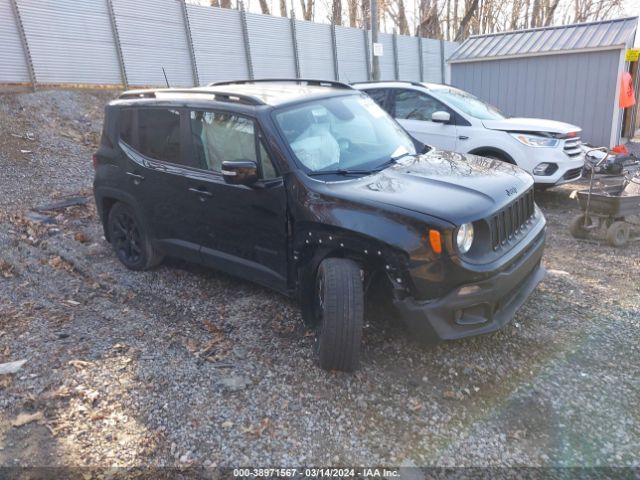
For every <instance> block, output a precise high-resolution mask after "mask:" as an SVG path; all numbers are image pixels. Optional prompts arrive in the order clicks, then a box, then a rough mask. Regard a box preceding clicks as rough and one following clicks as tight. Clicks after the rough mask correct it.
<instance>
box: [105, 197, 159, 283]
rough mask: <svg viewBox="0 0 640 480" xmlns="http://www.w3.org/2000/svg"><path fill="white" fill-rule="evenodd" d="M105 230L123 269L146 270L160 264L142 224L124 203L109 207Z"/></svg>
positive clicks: (157, 253) (157, 254) (131, 209)
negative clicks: (107, 231) (107, 230)
mask: <svg viewBox="0 0 640 480" xmlns="http://www.w3.org/2000/svg"><path fill="white" fill-rule="evenodd" d="M107 228H108V229H109V240H110V241H111V246H112V247H113V251H114V252H115V254H116V256H117V257H118V260H120V262H122V264H123V265H124V266H125V267H127V268H129V269H131V270H148V269H150V268H153V267H155V266H156V265H159V264H160V263H161V262H162V255H161V254H160V253H159V252H158V251H157V250H156V249H155V248H154V247H153V245H152V243H151V239H150V238H149V235H148V233H147V232H146V230H145V229H144V227H143V226H142V222H140V220H139V219H138V217H137V215H136V213H135V211H134V210H133V208H131V207H130V206H129V205H127V204H126V203H122V202H117V203H116V204H115V205H113V207H111V210H110V211H109V218H108V220H107Z"/></svg>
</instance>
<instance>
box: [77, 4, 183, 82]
mask: <svg viewBox="0 0 640 480" xmlns="http://www.w3.org/2000/svg"><path fill="white" fill-rule="evenodd" d="M74 4H75V2H74ZM113 8H114V10H115V13H116V18H117V20H116V22H117V25H118V32H119V33H120V42H121V43H122V53H123V56H124V63H125V68H126V70H127V77H128V80H129V84H131V85H164V84H165V81H164V75H163V74H162V67H164V68H165V70H166V72H167V77H168V79H169V82H170V84H171V86H172V87H189V86H192V85H193V83H194V80H193V74H192V69H191V56H190V54H189V46H188V44H187V34H186V32H185V28H184V19H183V15H182V7H181V6H180V3H179V1H178V0H136V1H135V2H132V1H130V0H113ZM106 21H107V22H108V19H107V20H106ZM107 24H108V23H107Z"/></svg>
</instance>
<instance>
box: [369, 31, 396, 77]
mask: <svg viewBox="0 0 640 480" xmlns="http://www.w3.org/2000/svg"><path fill="white" fill-rule="evenodd" d="M378 42H380V43H381V44H382V53H383V55H382V57H380V80H395V79H396V72H395V67H394V63H393V62H394V58H393V35H391V34H389V33H379V34H378ZM372 49H373V47H372Z"/></svg>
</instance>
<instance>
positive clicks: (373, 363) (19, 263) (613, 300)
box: [0, 91, 640, 467]
mask: <svg viewBox="0 0 640 480" xmlns="http://www.w3.org/2000/svg"><path fill="white" fill-rule="evenodd" d="M113 95H114V93H113V92H104V91H103V92H86V91H83V92H80V91H49V92H39V93H36V94H11V95H4V96H0V171H1V172H2V173H1V175H2V177H1V178H2V182H1V190H0V207H1V213H0V362H8V361H14V360H20V359H26V360H27V362H26V363H25V364H24V366H23V367H22V368H21V369H20V370H19V372H18V373H16V374H13V375H4V376H2V375H0V465H1V466H12V465H32V466H62V465H66V466H68V465H73V466H77V465H83V466H146V465H153V466H200V465H204V466H214V465H215V466H239V465H245V466H247V465H251V466H300V465H323V466H328V465H418V466H429V465H437V466H636V467H640V456H639V455H638V446H639V445H640V415H639V413H638V412H640V396H639V393H640V347H639V344H638V333H637V332H638V328H639V327H640V286H639V285H640V284H639V282H638V275H639V274H640V261H639V248H638V245H639V244H638V243H637V242H636V243H634V244H631V245H630V246H628V247H626V248H620V249H614V248H611V247H609V246H607V245H606V244H604V243H601V242H597V241H595V242H584V241H583V242H580V241H577V240H574V239H573V238H572V237H571V236H570V235H569V233H568V228H567V226H568V222H569V220H570V218H571V217H572V216H573V215H574V214H576V213H577V212H578V209H577V206H576V204H575V201H574V200H570V199H569V193H570V192H571V190H572V189H573V188H574V187H570V186H566V187H563V188H559V189H555V190H551V191H547V192H544V193H540V194H539V195H538V197H537V198H538V203H539V205H540V206H541V208H542V209H543V211H544V212H545V215H546V216H547V219H548V222H549V236H548V246H547V251H546V254H545V265H546V267H547V269H548V270H549V276H548V278H547V279H546V280H545V282H544V283H543V284H541V285H540V287H539V288H538V289H537V291H536V292H535V293H534V295H533V296H532V297H531V298H530V299H529V301H528V302H527V303H526V304H525V305H524V307H523V308H522V309H521V310H520V312H519V313H518V314H517V316H516V318H515V320H514V322H512V323H511V324H510V325H509V326H507V327H506V328H504V329H503V330H501V331H500V332H497V333H495V334H492V335H487V336H483V337H479V338H472V339H468V340H464V341H457V342H451V343H443V344H438V345H435V346H425V345H420V344H417V343H414V342H412V341H411V339H410V338H409V337H408V335H407V334H406V332H405V331H404V330H403V329H402V328H401V327H400V326H398V324H397V323H396V322H394V321H393V319H392V318H390V317H387V316H385V315H379V318H378V317H376V318H372V319H370V322H369V325H368V326H367V328H366V330H365V336H364V352H363V359H362V368H361V370H360V371H358V372H356V373H355V374H339V373H330V372H325V371H322V370H320V369H318V368H317V367H316V366H315V365H314V360H313V355H312V348H311V345H312V337H311V336H309V332H307V331H305V329H304V327H303V326H302V321H301V318H300V312H299V310H298V308H297V306H296V305H295V304H294V303H293V302H291V301H290V300H288V299H286V298H284V297H282V296H280V295H278V294H276V293H273V292H271V291H269V290H266V289H263V288H261V287H258V286H255V285H253V284H250V283H247V282H243V281H239V280H236V279H234V278H231V277H228V276H224V275H221V274H218V273H216V272H213V271H209V270H205V269H202V268H200V267H198V266H194V265H190V264H186V263H183V262H179V261H175V260H169V261H167V262H165V263H164V264H163V265H162V266H160V267H159V268H157V269H156V270H153V271H150V272H144V273H134V272H131V271H127V270H126V269H125V268H124V267H122V266H121V265H120V264H119V263H118V261H117V260H116V258H115V256H114V255H113V254H112V253H111V251H110V247H109V245H108V244H107V243H106V242H105V241H104V239H103V237H102V232H101V229H100V227H99V225H98V222H97V219H96V215H95V209H94V207H93V205H92V202H91V201H89V202H88V203H86V204H81V205H75V206H71V207H67V208H58V209H54V210H48V211H45V212H44V213H45V214H47V215H48V216H49V217H50V218H49V221H51V223H41V222H38V221H34V218H35V217H33V216H32V215H31V214H30V213H29V212H30V209H32V208H34V207H35V206H39V205H42V204H45V203H50V202H52V201H59V200H64V199H66V198H69V197H71V196H78V195H80V196H86V197H87V198H90V197H89V196H90V186H91V176H92V171H91V164H90V159H91V154H92V149H93V148H94V145H95V142H96V141H97V139H98V138H99V129H100V122H101V111H102V106H103V105H104V102H105V101H107V100H108V99H109V98H110V97H112V96H113ZM22 150H27V151H30V152H32V153H25V152H22ZM30 215H31V216H30ZM21 423H24V424H23V425H20V424H21ZM17 425H20V426H17Z"/></svg>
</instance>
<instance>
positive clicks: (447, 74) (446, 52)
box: [444, 40, 460, 84]
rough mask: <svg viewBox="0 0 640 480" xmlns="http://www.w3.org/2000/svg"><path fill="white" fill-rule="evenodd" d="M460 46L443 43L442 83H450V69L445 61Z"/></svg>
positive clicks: (452, 43)
mask: <svg viewBox="0 0 640 480" xmlns="http://www.w3.org/2000/svg"><path fill="white" fill-rule="evenodd" d="M459 46H460V44H459V43H456V42H448V41H446V40H445V41H444V83H446V84H450V83H451V68H450V67H449V64H448V63H447V59H448V58H449V57H450V56H451V54H453V52H455V50H456V48H458V47H459Z"/></svg>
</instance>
